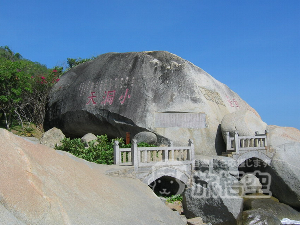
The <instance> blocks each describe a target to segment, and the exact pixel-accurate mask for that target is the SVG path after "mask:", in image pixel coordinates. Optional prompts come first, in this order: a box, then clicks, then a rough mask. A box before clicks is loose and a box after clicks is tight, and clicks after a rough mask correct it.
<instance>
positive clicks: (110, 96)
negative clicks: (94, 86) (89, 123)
mask: <svg viewBox="0 0 300 225" xmlns="http://www.w3.org/2000/svg"><path fill="white" fill-rule="evenodd" d="M96 97H97V96H96V95H95V92H91V96H89V97H88V99H89V100H88V102H87V103H86V104H87V105H89V104H90V103H92V104H93V105H96V104H97V103H96V101H95V100H94V98H96ZM115 97H116V90H112V91H105V92H104V95H103V101H102V102H101V105H112V104H113V103H114V100H115ZM130 97H131V96H130V95H129V89H128V88H127V89H126V91H125V93H124V94H122V95H121V96H120V97H119V101H120V104H121V105H123V104H124V103H125V101H126V99H129V98H130Z"/></svg>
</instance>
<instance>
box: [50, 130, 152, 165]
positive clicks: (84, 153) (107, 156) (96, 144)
mask: <svg viewBox="0 0 300 225" xmlns="http://www.w3.org/2000/svg"><path fill="white" fill-rule="evenodd" d="M115 140H117V141H119V146H120V148H130V147H131V144H127V145H126V144H125V143H124V139H123V138H115V139H111V140H109V139H108V137H107V135H101V136H97V140H94V141H91V142H89V147H87V148H85V146H84V143H83V142H82V141H81V139H80V138H75V139H70V138H65V139H63V140H62V145H61V146H56V147H55V149H57V150H62V151H67V152H70V153H71V154H73V155H75V156H76V157H79V158H82V159H85V160H87V161H90V162H94V163H98V164H107V165H111V164H113V163H114V142H115ZM138 146H139V147H154V145H149V144H146V143H139V144H138Z"/></svg>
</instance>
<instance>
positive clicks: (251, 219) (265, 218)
mask: <svg viewBox="0 0 300 225" xmlns="http://www.w3.org/2000/svg"><path fill="white" fill-rule="evenodd" d="M242 224H243V225H263V224H272V225H281V221H280V219H278V218H277V217H276V216H274V215H273V214H272V213H271V212H268V211H265V210H264V209H252V210H247V211H244V212H243V223H242Z"/></svg>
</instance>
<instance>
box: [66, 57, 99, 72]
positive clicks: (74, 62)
mask: <svg viewBox="0 0 300 225" xmlns="http://www.w3.org/2000/svg"><path fill="white" fill-rule="evenodd" d="M95 58H96V57H94V56H93V57H91V58H87V59H82V58H77V59H73V58H67V64H68V68H69V69H71V68H73V67H75V66H77V65H79V64H82V63H85V62H88V61H91V60H93V59H95Z"/></svg>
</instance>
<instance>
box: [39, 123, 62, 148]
mask: <svg viewBox="0 0 300 225" xmlns="http://www.w3.org/2000/svg"><path fill="white" fill-rule="evenodd" d="M64 138H65V135H64V134H63V132H62V131H61V130H60V129H57V128H56V127H53V128H52V129H50V130H48V131H47V132H45V133H44V134H43V136H42V138H41V140H40V143H41V144H42V145H46V146H48V147H50V148H55V146H59V145H61V141H62V140H63V139H64Z"/></svg>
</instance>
